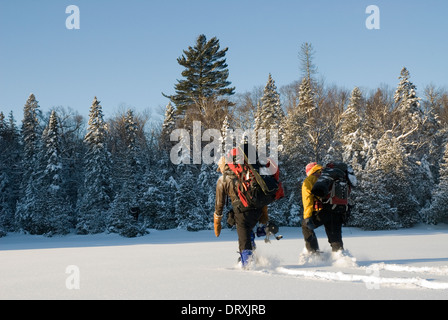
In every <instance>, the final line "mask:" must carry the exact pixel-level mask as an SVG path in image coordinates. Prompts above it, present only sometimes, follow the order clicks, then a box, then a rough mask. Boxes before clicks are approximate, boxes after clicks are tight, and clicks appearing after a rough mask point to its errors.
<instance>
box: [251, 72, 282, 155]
mask: <svg viewBox="0 0 448 320" xmlns="http://www.w3.org/2000/svg"><path fill="white" fill-rule="evenodd" d="M284 120H285V113H284V111H283V109H282V106H281V103H280V95H279V94H278V91H277V86H276V85H275V81H274V79H273V78H272V76H271V74H269V77H268V82H267V83H266V86H265V88H264V91H263V96H262V97H261V105H260V107H259V108H258V109H257V115H256V122H255V125H256V127H255V134H256V136H257V144H258V150H260V144H261V145H262V147H264V146H267V147H269V146H270V142H271V141H270V140H271V137H270V130H271V129H275V130H279V132H278V139H279V140H280V141H275V142H276V143H277V146H278V149H279V150H277V151H281V150H282V148H283V146H282V137H283V135H284V132H283V121H284ZM260 129H264V130H266V136H265V138H266V141H265V142H264V141H263V138H264V135H262V134H261V131H260ZM274 151H275V150H274ZM266 152H268V149H267V150H266ZM271 152H272V151H271Z"/></svg>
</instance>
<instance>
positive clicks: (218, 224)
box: [213, 212, 222, 237]
mask: <svg viewBox="0 0 448 320" xmlns="http://www.w3.org/2000/svg"><path fill="white" fill-rule="evenodd" d="M221 221H222V215H220V216H218V215H217V214H216V212H215V213H214V214H213V223H214V226H215V236H216V237H219V235H220V234H221V228H222V226H221Z"/></svg>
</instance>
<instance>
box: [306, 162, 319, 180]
mask: <svg viewBox="0 0 448 320" xmlns="http://www.w3.org/2000/svg"><path fill="white" fill-rule="evenodd" d="M315 165H317V162H311V163H308V164H307V166H306V168H305V172H306V176H307V177H308V176H309V172H310V171H311V169H313V168H314V166H315Z"/></svg>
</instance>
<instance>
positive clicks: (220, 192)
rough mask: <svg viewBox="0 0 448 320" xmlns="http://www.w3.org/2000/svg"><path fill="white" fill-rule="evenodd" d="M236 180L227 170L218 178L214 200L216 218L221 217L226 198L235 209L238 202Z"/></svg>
mask: <svg viewBox="0 0 448 320" xmlns="http://www.w3.org/2000/svg"><path fill="white" fill-rule="evenodd" d="M237 185H238V179H237V177H236V176H235V174H234V173H233V172H232V171H230V170H227V171H225V172H224V174H223V175H222V176H221V177H219V179H218V182H217V183H216V199H215V213H216V214H217V215H218V216H221V215H222V211H223V210H224V206H225V205H226V201H227V197H229V198H230V200H231V201H232V206H233V207H234V208H235V207H236V206H237V205H238V203H239V202H240V200H239V198H238V190H237Z"/></svg>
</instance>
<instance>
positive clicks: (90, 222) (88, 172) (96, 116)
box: [76, 97, 113, 234]
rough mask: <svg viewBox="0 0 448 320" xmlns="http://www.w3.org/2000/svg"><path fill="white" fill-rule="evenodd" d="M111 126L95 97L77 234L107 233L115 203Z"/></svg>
mask: <svg viewBox="0 0 448 320" xmlns="http://www.w3.org/2000/svg"><path fill="white" fill-rule="evenodd" d="M106 135H107V126H106V122H105V121H104V119H103V111H102V107H101V105H100V102H99V101H98V100H97V98H96V97H95V98H94V100H93V103H92V106H91V108H90V114H89V127H88V129H87V134H86V136H85V138H84V144H85V146H86V155H85V158H84V183H83V186H82V187H81V190H80V193H79V201H78V206H77V211H78V221H77V225H76V229H77V232H78V233H80V234H87V233H99V232H103V231H104V230H105V223H106V213H107V212H108V210H109V208H110V204H111V202H112V200H113V193H112V188H111V160H110V153H109V151H108V149H107V145H106V141H107V136H106Z"/></svg>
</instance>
